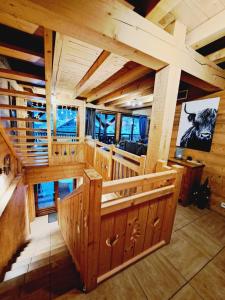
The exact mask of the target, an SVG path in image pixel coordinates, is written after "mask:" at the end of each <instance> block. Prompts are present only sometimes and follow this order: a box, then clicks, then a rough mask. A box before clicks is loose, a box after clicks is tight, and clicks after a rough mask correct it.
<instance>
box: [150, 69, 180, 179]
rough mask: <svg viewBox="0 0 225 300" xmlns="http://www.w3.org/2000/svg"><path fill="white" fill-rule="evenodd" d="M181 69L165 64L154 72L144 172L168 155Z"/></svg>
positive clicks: (152, 169) (152, 168)
mask: <svg viewBox="0 0 225 300" xmlns="http://www.w3.org/2000/svg"><path fill="white" fill-rule="evenodd" d="M180 75H181V69H180V68H177V67H175V66H171V65H170V66H167V67H166V68H164V69H162V70H161V71H159V72H158V73H157V74H156V79H155V87H154V101H153V106H152V117H151V125H150V132H149V138H148V151H147V157H146V168H145V173H152V172H155V170H156V164H157V161H158V160H160V159H163V160H167V159H168V157H169V149H170V140H171V136H172V129H173V120H174V116H175V110H176V103H177V94H178V88H179V82H180Z"/></svg>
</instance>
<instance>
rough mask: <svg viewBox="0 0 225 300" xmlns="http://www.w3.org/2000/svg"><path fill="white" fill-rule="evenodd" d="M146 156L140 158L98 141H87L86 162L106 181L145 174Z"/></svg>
mask: <svg viewBox="0 0 225 300" xmlns="http://www.w3.org/2000/svg"><path fill="white" fill-rule="evenodd" d="M145 160H146V157H145V156H144V155H142V156H138V155H135V154H132V153H129V152H127V151H124V150H121V149H119V148H116V147H115V146H114V145H107V144H104V143H102V142H99V141H96V140H90V139H89V140H87V141H86V161H87V162H88V164H89V166H92V167H94V168H95V169H96V170H97V171H98V173H99V174H101V176H102V178H103V180H104V181H107V180H112V179H120V178H128V177H133V176H137V175H141V174H144V169H145Z"/></svg>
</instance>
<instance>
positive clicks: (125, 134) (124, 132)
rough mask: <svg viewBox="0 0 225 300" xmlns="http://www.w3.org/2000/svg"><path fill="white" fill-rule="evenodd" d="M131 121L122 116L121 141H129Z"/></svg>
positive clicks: (129, 118) (127, 117)
mask: <svg viewBox="0 0 225 300" xmlns="http://www.w3.org/2000/svg"><path fill="white" fill-rule="evenodd" d="M132 126H133V119H132V117H129V116H122V124H121V140H130V139H131V134H132Z"/></svg>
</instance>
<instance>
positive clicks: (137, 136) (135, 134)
mask: <svg viewBox="0 0 225 300" xmlns="http://www.w3.org/2000/svg"><path fill="white" fill-rule="evenodd" d="M140 138H141V137H140V125H139V117H138V118H134V128H133V141H139V140H140Z"/></svg>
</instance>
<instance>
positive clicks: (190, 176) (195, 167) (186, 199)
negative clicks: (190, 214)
mask: <svg viewBox="0 0 225 300" xmlns="http://www.w3.org/2000/svg"><path fill="white" fill-rule="evenodd" d="M174 164H178V165H181V166H182V167H184V175H183V178H182V184H181V191H180V196H179V200H180V202H181V203H182V205H184V206H186V205H188V204H190V201H191V195H192V192H193V188H194V187H195V186H196V185H198V184H199V183H200V182H201V177H202V171H203V168H204V165H203V164H200V163H194V162H190V161H186V160H180V159H176V158H170V159H169V161H168V165H170V166H171V165H174Z"/></svg>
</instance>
